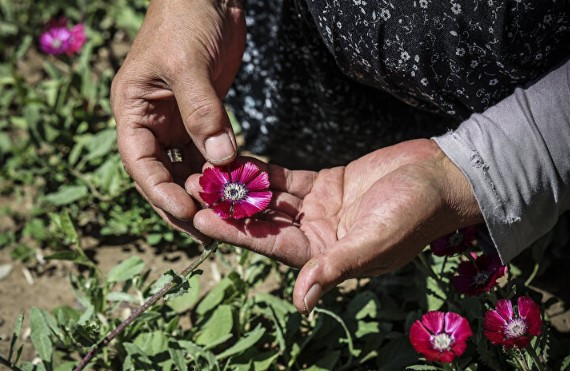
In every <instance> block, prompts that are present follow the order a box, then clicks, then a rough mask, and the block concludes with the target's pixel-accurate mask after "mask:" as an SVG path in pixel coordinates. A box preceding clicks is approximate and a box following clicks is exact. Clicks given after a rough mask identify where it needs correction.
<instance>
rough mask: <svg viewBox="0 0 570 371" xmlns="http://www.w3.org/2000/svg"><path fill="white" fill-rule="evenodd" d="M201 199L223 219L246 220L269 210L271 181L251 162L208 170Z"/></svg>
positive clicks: (201, 181) (203, 177) (201, 179)
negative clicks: (266, 209)
mask: <svg viewBox="0 0 570 371" xmlns="http://www.w3.org/2000/svg"><path fill="white" fill-rule="evenodd" d="M200 185H201V186H202V189H203V190H204V192H200V197H202V199H203V200H204V202H206V204H208V206H210V207H213V209H214V211H215V212H216V214H218V215H219V216H220V217H221V218H222V219H229V218H233V219H242V218H246V217H250V216H252V215H253V214H256V213H258V212H260V211H263V210H265V208H267V205H269V202H270V201H271V191H269V190H268V188H269V177H268V176H267V173H266V172H263V171H261V170H259V168H258V167H257V166H255V165H254V164H253V163H251V162H246V163H245V164H239V163H236V162H234V163H233V164H232V165H230V167H229V168H228V169H227V170H226V169H224V168H222V167H213V168H209V169H206V170H205V171H204V174H203V175H202V176H201V177H200Z"/></svg>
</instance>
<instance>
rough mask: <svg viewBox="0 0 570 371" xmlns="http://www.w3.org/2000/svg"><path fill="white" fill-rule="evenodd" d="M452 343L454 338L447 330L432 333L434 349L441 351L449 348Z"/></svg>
mask: <svg viewBox="0 0 570 371" xmlns="http://www.w3.org/2000/svg"><path fill="white" fill-rule="evenodd" d="M451 343H453V339H452V338H451V336H449V335H448V334H446V333H445V332H442V333H441V334H437V335H432V337H431V346H432V347H433V349H435V350H437V351H439V352H442V351H444V350H448V349H449V347H450V346H451Z"/></svg>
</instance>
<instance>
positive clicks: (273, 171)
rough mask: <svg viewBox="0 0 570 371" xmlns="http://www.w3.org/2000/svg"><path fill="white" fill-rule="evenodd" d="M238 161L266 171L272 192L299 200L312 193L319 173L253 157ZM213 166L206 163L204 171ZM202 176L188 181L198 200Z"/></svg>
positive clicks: (242, 158)
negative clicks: (294, 168)
mask: <svg viewBox="0 0 570 371" xmlns="http://www.w3.org/2000/svg"><path fill="white" fill-rule="evenodd" d="M236 161H239V162H246V161H250V162H253V163H254V164H255V165H257V167H259V169H260V170H262V171H265V172H266V173H267V175H268V176H269V183H270V187H271V190H272V191H278V192H286V193H289V194H290V195H292V196H294V197H296V198H298V199H303V198H304V197H305V196H306V195H308V194H309V192H311V189H312V188H313V183H314V182H315V179H316V178H317V173H316V172H314V171H307V170H289V169H286V168H284V167H281V166H278V165H274V164H267V163H265V162H263V161H260V160H258V159H256V158H253V157H245V156H240V157H239V158H237V160H236ZM211 166H212V164H211V163H205V164H204V167H203V169H205V168H207V167H211ZM200 176H201V174H195V175H192V176H191V177H190V178H188V180H187V181H186V190H187V191H188V193H190V194H191V195H192V196H193V197H194V198H196V199H199V198H197V197H196V195H198V192H200V191H202V188H201V187H200V184H199V182H198V180H199V179H200Z"/></svg>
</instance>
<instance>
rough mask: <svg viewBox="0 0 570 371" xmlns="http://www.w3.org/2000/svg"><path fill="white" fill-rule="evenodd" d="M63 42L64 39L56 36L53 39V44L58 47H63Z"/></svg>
mask: <svg viewBox="0 0 570 371" xmlns="http://www.w3.org/2000/svg"><path fill="white" fill-rule="evenodd" d="M61 44H63V41H62V40H61V39H58V38H55V39H53V42H52V43H51V46H52V47H54V48H56V49H57V48H59V47H61Z"/></svg>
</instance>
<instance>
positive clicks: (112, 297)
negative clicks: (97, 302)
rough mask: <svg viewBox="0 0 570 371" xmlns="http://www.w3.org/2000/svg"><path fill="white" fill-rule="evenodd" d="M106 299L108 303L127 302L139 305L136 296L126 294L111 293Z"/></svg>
mask: <svg viewBox="0 0 570 371" xmlns="http://www.w3.org/2000/svg"><path fill="white" fill-rule="evenodd" d="M106 298H107V300H108V301H119V302H121V301H125V302H128V303H138V300H137V299H136V298H135V297H134V296H132V295H130V294H127V293H126V292H116V291H114V292H110V293H108V294H107V296H106Z"/></svg>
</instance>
